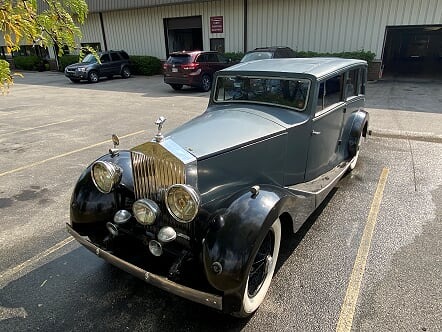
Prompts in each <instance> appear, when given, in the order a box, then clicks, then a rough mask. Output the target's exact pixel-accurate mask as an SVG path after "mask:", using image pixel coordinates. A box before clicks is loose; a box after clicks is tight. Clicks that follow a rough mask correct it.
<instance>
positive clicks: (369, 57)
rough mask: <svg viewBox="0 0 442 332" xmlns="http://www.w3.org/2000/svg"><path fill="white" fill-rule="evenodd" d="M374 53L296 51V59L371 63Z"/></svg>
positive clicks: (359, 51) (361, 51)
mask: <svg viewBox="0 0 442 332" xmlns="http://www.w3.org/2000/svg"><path fill="white" fill-rule="evenodd" d="M375 56H376V54H375V53H373V52H370V51H365V50H363V49H362V50H358V51H354V52H338V53H319V52H313V51H306V52H305V51H297V52H296V57H298V58H314V57H337V58H346V59H360V60H365V61H367V62H371V61H373V59H374V57H375Z"/></svg>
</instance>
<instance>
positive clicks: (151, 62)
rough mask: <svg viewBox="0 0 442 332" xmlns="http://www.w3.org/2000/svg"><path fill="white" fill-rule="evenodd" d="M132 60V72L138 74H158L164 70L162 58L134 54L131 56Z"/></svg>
mask: <svg viewBox="0 0 442 332" xmlns="http://www.w3.org/2000/svg"><path fill="white" fill-rule="evenodd" d="M130 62H131V64H132V66H131V68H132V73H133V74H136V75H137V74H138V75H146V76H150V75H156V74H160V73H161V70H162V67H161V61H160V59H158V58H155V57H153V56H141V55H133V56H130Z"/></svg>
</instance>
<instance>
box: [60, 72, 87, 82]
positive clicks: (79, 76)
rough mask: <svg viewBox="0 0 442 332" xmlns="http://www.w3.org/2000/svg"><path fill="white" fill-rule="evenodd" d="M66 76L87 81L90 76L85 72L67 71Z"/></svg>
mask: <svg viewBox="0 0 442 332" xmlns="http://www.w3.org/2000/svg"><path fill="white" fill-rule="evenodd" d="M64 75H65V76H66V77H68V78H74V79H83V80H86V79H87V75H88V74H87V73H86V72H85V71H65V72H64Z"/></svg>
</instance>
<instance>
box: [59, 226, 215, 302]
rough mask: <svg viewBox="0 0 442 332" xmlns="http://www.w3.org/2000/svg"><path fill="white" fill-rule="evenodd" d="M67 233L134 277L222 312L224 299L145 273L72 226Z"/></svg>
mask: <svg viewBox="0 0 442 332" xmlns="http://www.w3.org/2000/svg"><path fill="white" fill-rule="evenodd" d="M66 228H67V231H68V232H69V234H71V235H72V236H73V237H74V238H75V239H76V240H77V241H78V242H80V243H81V244H82V245H83V246H85V247H86V248H87V249H89V250H90V251H92V252H93V253H95V254H96V255H97V256H98V257H101V258H103V259H104V260H105V261H107V262H109V263H111V264H112V265H114V266H116V267H118V268H120V269H121V270H124V271H126V272H128V273H130V274H132V275H133V276H135V277H137V278H139V279H141V280H144V281H145V282H147V283H148V284H151V285H153V286H155V287H158V288H161V289H163V290H165V291H167V292H169V293H172V294H175V295H178V296H181V297H183V298H185V299H188V300H190V301H193V302H197V303H200V304H204V305H206V306H208V307H211V308H214V309H218V310H222V307H223V306H222V297H221V296H218V295H214V294H209V293H206V292H202V291H199V290H196V289H193V288H190V287H186V286H183V285H180V284H177V283H176V282H173V281H170V280H169V279H167V278H165V277H162V276H159V275H156V274H153V273H150V272H148V271H145V270H143V269H141V268H139V267H137V266H135V265H133V264H130V263H128V262H126V261H124V260H122V259H120V258H118V257H116V256H114V255H112V254H110V253H109V252H107V251H105V250H103V249H100V248H98V247H97V246H96V245H94V244H93V243H91V242H90V241H89V240H87V239H86V238H84V237H82V236H81V235H80V234H78V233H77V232H76V231H74V230H73V229H72V227H71V225H69V224H66Z"/></svg>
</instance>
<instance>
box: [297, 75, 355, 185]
mask: <svg viewBox="0 0 442 332" xmlns="http://www.w3.org/2000/svg"><path fill="white" fill-rule="evenodd" d="M343 79H344V75H343V74H340V75H336V76H333V77H330V78H328V79H326V80H323V81H320V82H318V86H317V90H318V95H317V108H316V112H315V114H314V116H313V118H312V120H311V121H312V125H311V133H310V134H311V139H310V145H309V151H308V157H307V167H306V175H305V177H306V178H305V180H306V181H310V180H312V179H314V178H316V177H318V176H319V175H321V174H323V173H324V172H327V171H329V170H331V169H332V168H333V167H335V166H336V165H337V164H338V163H339V162H340V161H341V160H342V157H341V156H342V152H341V148H342V147H341V135H342V127H343V122H344V115H345V113H346V111H347V110H346V104H345V102H344V101H343V98H344V96H343V91H342V87H343Z"/></svg>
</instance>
